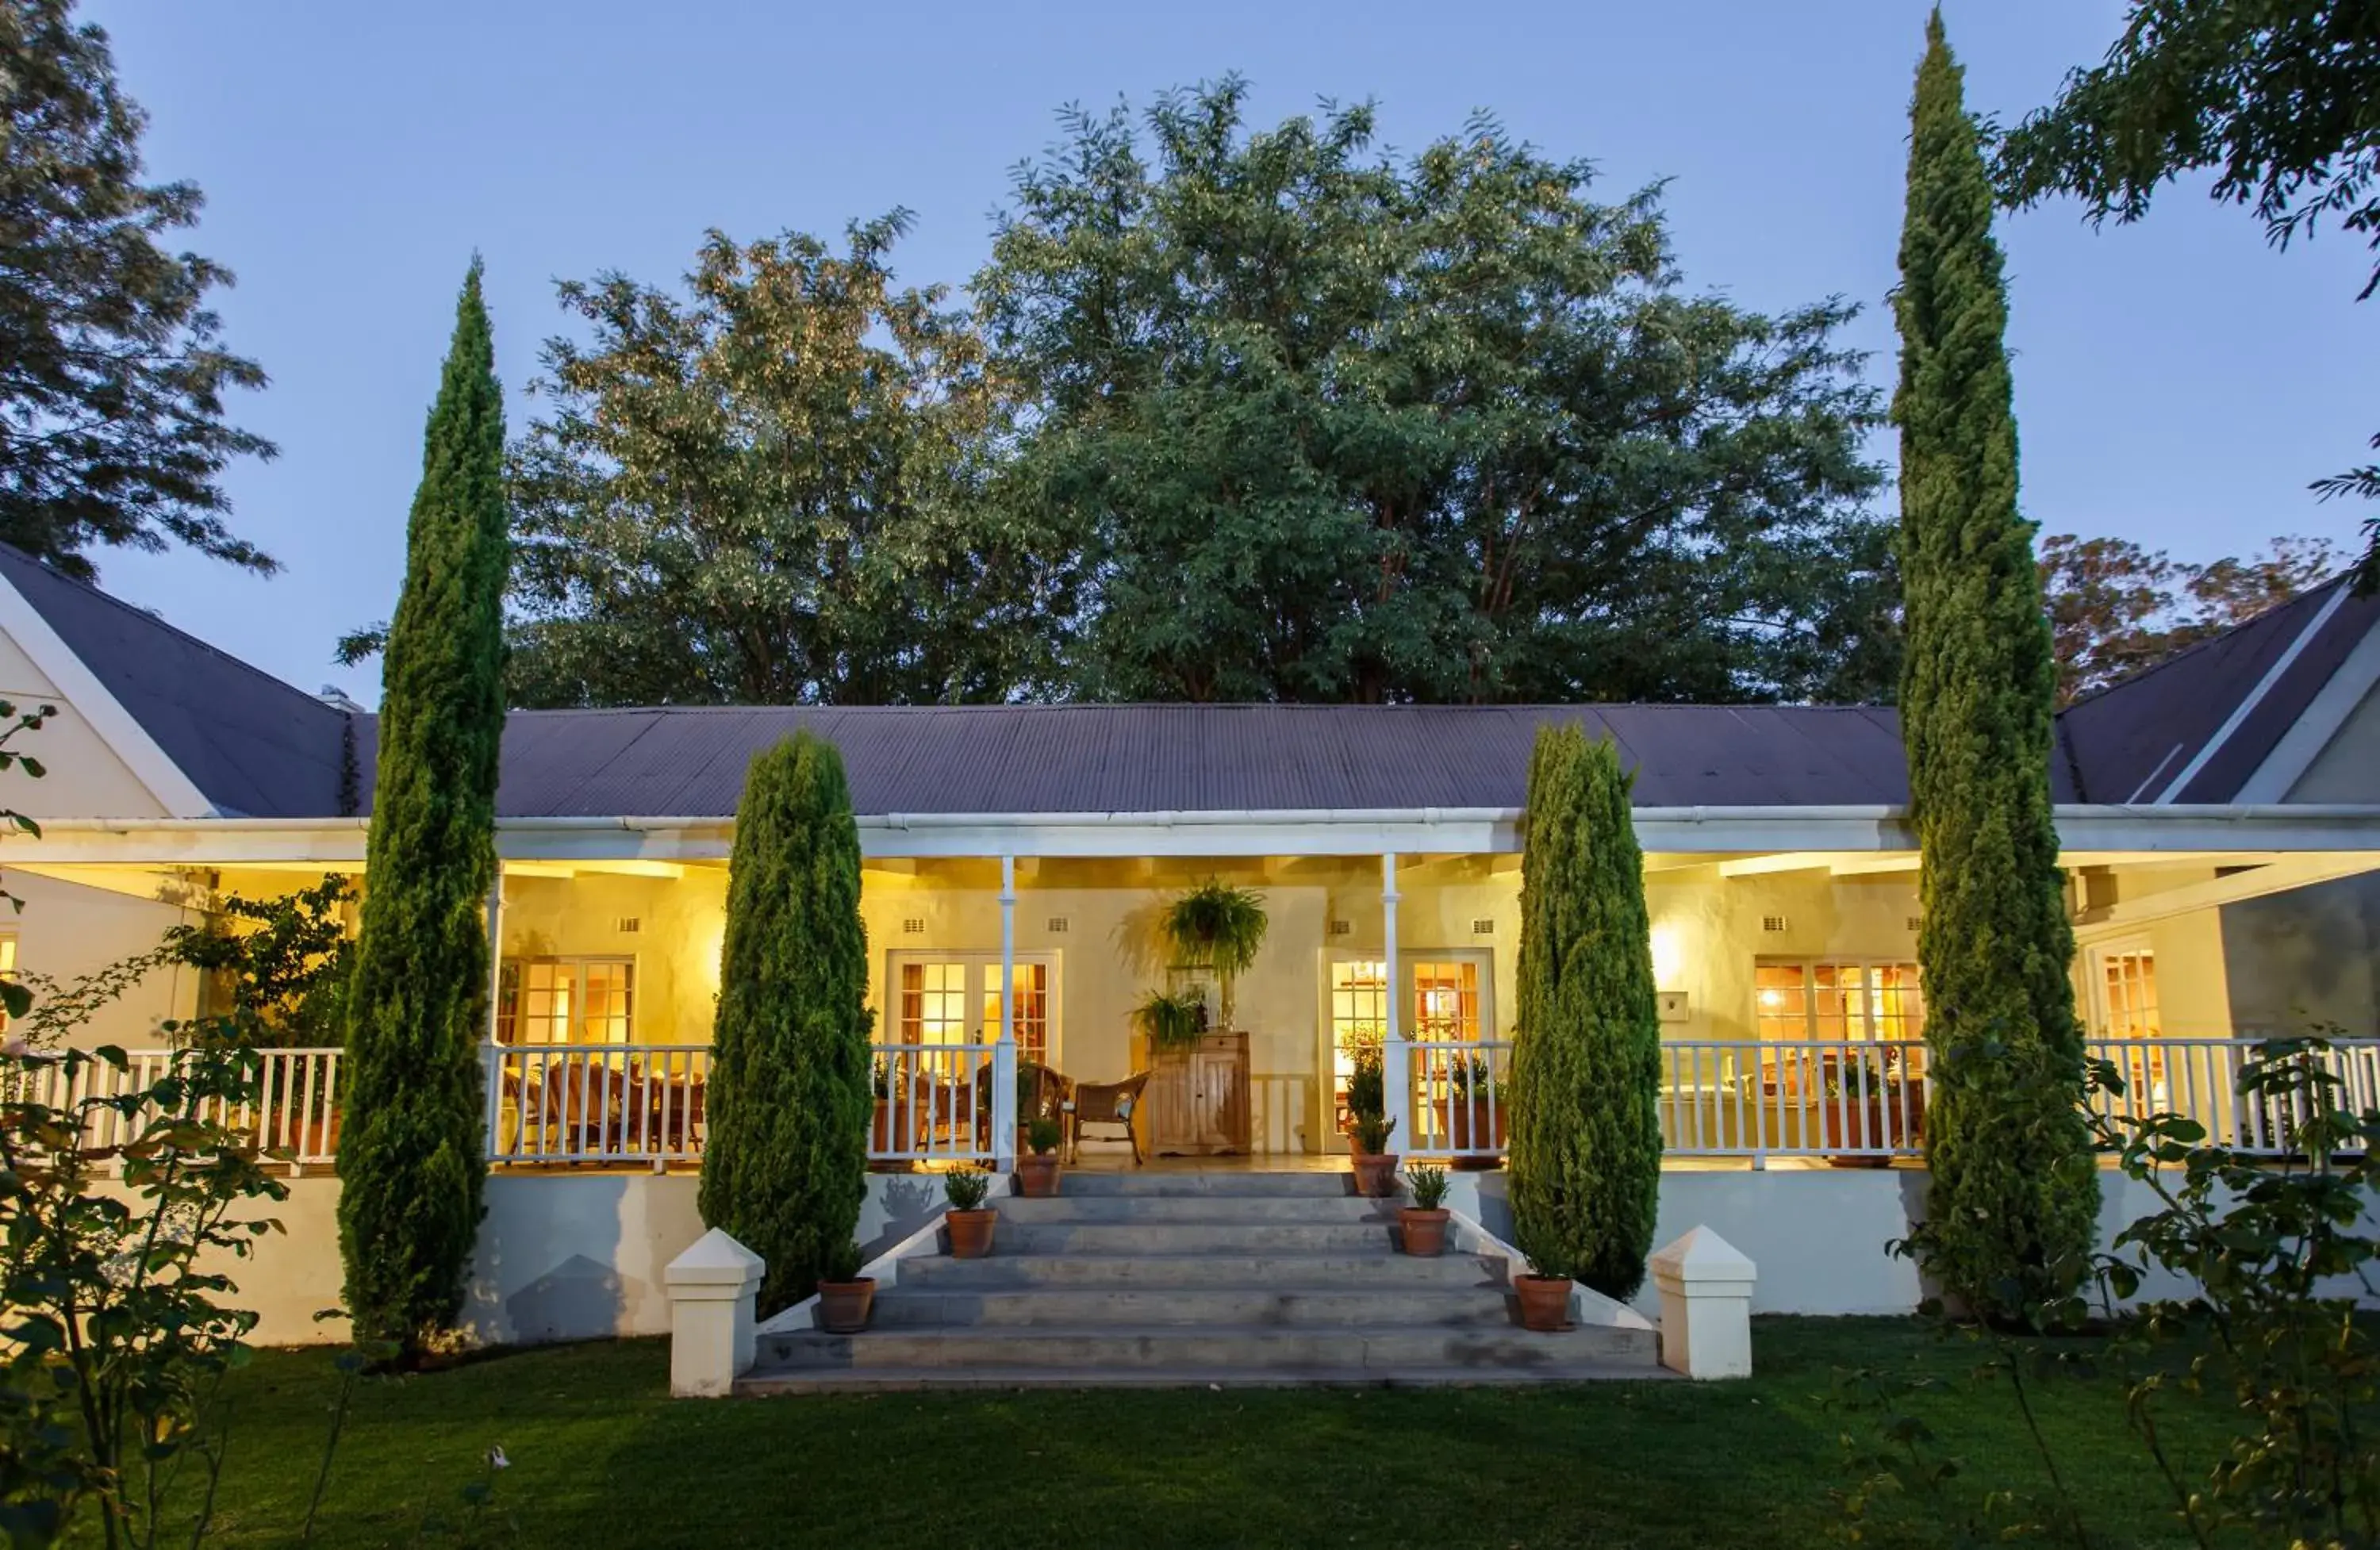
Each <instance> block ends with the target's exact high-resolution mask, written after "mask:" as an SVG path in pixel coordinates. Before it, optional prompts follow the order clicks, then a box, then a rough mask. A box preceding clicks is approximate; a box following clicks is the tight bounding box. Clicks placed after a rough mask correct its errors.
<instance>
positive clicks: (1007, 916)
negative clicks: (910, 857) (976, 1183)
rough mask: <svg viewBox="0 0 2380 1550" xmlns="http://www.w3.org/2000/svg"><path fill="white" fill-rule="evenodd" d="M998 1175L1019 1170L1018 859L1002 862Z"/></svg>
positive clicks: (994, 1099) (994, 1141) (994, 1085)
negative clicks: (1017, 1020)
mask: <svg viewBox="0 0 2380 1550" xmlns="http://www.w3.org/2000/svg"><path fill="white" fill-rule="evenodd" d="M991 1156H992V1168H993V1169H994V1171H996V1172H1000V1173H1006V1172H1007V1171H1009V1170H1010V1169H1013V1168H1014V1167H1015V1166H1016V858H1015V857H1014V856H1013V855H1003V856H1002V857H1001V858H1000V1042H999V1043H998V1044H997V1045H994V1046H993V1047H992V1051H991Z"/></svg>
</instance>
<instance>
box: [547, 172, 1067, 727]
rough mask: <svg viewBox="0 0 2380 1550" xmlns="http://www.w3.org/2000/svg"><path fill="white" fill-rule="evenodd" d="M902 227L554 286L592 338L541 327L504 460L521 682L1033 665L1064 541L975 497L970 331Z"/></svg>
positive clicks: (991, 426)
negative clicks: (659, 278) (542, 409)
mask: <svg viewBox="0 0 2380 1550" xmlns="http://www.w3.org/2000/svg"><path fill="white" fill-rule="evenodd" d="M906 222H907V217H906V214H905V212H894V213H893V214H892V215H890V216H888V217H886V218H884V219H882V220H880V221H875V222H871V223H868V224H861V225H856V226H854V227H853V228H852V229H851V232H850V236H849V244H848V247H847V248H846V249H845V250H844V251H843V252H842V253H839V254H838V253H835V252H832V251H831V250H830V249H829V248H827V246H826V245H825V244H823V243H821V242H820V241H819V240H817V239H816V238H814V237H810V236H803V235H801V234H799V233H788V234H786V235H784V236H779V237H774V238H771V239H768V240H765V241H760V242H754V243H751V244H748V245H738V244H737V243H735V242H734V241H731V240H730V239H729V238H727V237H726V236H722V235H721V234H719V233H716V232H714V233H712V234H711V236H710V240H709V241H708V242H707V243H706V244H705V245H704V247H703V248H702V251H701V253H700V255H699V257H698V260H697V262H696V266H695V269H694V272H692V273H691V274H689V275H687V276H686V285H685V290H684V294H682V295H681V294H678V293H674V292H672V291H669V290H664V289H660V288H656V287H653V286H650V285H641V284H638V283H637V282H636V281H634V280H631V279H629V278H628V277H626V276H625V275H622V274H616V273H614V274H606V275H603V276H601V277H600V278H598V279H597V280H595V281H593V282H592V283H583V282H577V281H570V282H565V283H564V284H563V285H562V286H561V297H562V302H563V306H564V308H565V310H567V311H569V312H570V313H572V314H573V315H574V316H575V317H577V319H578V320H579V321H582V322H583V323H585V324H586V325H587V328H588V334H589V336H588V337H587V338H586V339H585V340H583V341H580V340H574V339H570V338H556V339H553V340H552V341H550V342H548V344H547V345H546V348H545V357H544V364H545V372H544V375H543V378H542V379H541V380H540V381H538V382H536V383H534V384H533V385H532V388H531V392H532V393H533V394H540V395H542V396H543V397H544V398H545V400H546V402H547V403H548V405H549V408H548V411H547V413H546V414H545V416H544V417H543V418H540V419H539V420H537V421H536V422H535V423H534V424H533V425H532V426H531V427H530V429H529V431H528V436H527V437H526V438H525V439H524V440H523V441H522V442H521V443H520V444H519V445H518V446H517V448H516V453H515V457H514V461H513V466H512V481H513V495H514V500H515V502H516V506H517V515H516V527H515V538H516V543H517V545H518V557H517V561H516V568H515V572H514V577H513V603H514V608H515V614H516V623H515V626H514V632H513V648H514V655H513V665H512V684H513V692H514V697H515V698H516V701H517V702H519V703H524V704H529V705H604V704H624V703H636V704H663V703H695V704H700V703H706V702H743V703H764V704H765V703H789V702H794V701H810V700H816V701H823V702H829V703H857V704H889V703H899V702H903V701H935V700H956V699H985V698H997V697H1001V696H1004V695H1005V694H1007V693H1008V692H1009V691H1010V690H1011V689H1013V688H1014V686H1016V685H1017V684H1020V683H1023V682H1026V681H1028V680H1031V679H1033V678H1035V677H1037V676H1038V675H1039V674H1040V673H1041V672H1043V671H1044V669H1043V667H1042V665H1041V664H1042V662H1043V660H1044V659H1043V655H1042V648H1043V644H1044V642H1043V638H1042V636H1041V635H1040V634H1039V630H1040V626H1041V622H1042V621H1043V620H1044V619H1046V618H1047V617H1049V616H1050V610H1049V609H1048V608H1047V607H1045V606H1043V604H1042V600H1041V599H1042V597H1043V594H1044V591H1045V590H1046V588H1047V587H1049V586H1050V585H1051V584H1052V581H1053V578H1054V577H1056V576H1058V575H1061V574H1062V570H1063V556H1064V555H1065V553H1066V551H1065V547H1064V546H1063V545H1050V544H1047V543H1044V542H1042V541H1041V539H1040V538H1039V537H1038V534H1037V532H1036V531H1035V530H1034V528H1033V527H1032V525H1031V524H1030V523H1029V522H1025V521H1019V520H1014V509H1015V508H1014V507H1011V506H1008V505H1003V504H1001V503H995V502H992V501H990V500H989V499H987V498H986V492H985V488H984V487H985V484H986V480H987V478H988V472H989V461H988V460H989V458H990V454H991V453H992V451H993V449H994V447H995V446H996V444H997V441H996V436H995V432H996V430H998V425H997V415H996V409H997V404H996V399H995V396H994V394H992V392H991V390H990V384H989V381H988V380H987V377H986V372H985V362H984V352H983V348H982V345H981V342H980V339H979V337H978V335H977V333H976V331H975V328H974V327H973V325H972V323H971V322H970V321H969V320H968V319H967V317H966V316H965V314H964V313H961V312H955V311H953V310H950V309H946V308H945V307H944V306H943V301H944V293H943V291H942V290H941V288H940V287H934V288H929V289H924V290H915V289H911V290H903V289H896V288H895V285H894V282H893V276H892V271H891V269H890V268H889V267H888V265H889V259H890V251H891V248H892V244H893V242H894V240H895V239H896V238H897V237H898V236H899V235H900V234H901V232H902V231H903V229H904V228H905V224H906ZM1053 555H1055V556H1057V557H1058V558H1057V559H1056V560H1055V561H1053V560H1052V559H1051V558H1050V557H1051V556H1053Z"/></svg>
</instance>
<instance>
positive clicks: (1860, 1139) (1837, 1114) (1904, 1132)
mask: <svg viewBox="0 0 2380 1550" xmlns="http://www.w3.org/2000/svg"><path fill="white" fill-rule="evenodd" d="M1904 1097H1905V1099H1906V1107H1905V1108H1904V1106H1903V1099H1904ZM1818 1112H1819V1113H1820V1114H1821V1115H1823V1116H1824V1117H1825V1121H1826V1132H1827V1144H1828V1145H1829V1146H1890V1147H1896V1148H1901V1149H1908V1148H1913V1147H1915V1146H1918V1145H1920V1144H1923V1143H1924V1141H1925V1090H1924V1089H1922V1088H1915V1087H1911V1088H1904V1089H1902V1090H1901V1091H1900V1093H1899V1094H1896V1095H1894V1096H1890V1097H1886V1096H1873V1097H1870V1098H1868V1099H1867V1100H1866V1101H1865V1102H1862V1101H1861V1100H1860V1099H1858V1098H1857V1097H1852V1098H1849V1099H1845V1098H1839V1097H1829V1098H1821V1099H1819V1100H1818ZM1827 1161H1828V1164H1830V1165H1831V1166H1833V1167H1836V1168H1889V1167H1891V1166H1892V1159H1891V1158H1890V1157H1888V1156H1881V1155H1879V1154H1876V1153H1868V1152H1853V1153H1850V1154H1848V1155H1845V1154H1840V1153H1839V1154H1837V1155H1835V1156H1829V1157H1828V1159H1827Z"/></svg>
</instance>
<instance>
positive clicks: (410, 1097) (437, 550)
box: [339, 260, 507, 1362]
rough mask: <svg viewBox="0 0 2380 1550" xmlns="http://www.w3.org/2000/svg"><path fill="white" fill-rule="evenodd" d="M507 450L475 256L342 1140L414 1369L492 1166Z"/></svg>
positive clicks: (389, 731)
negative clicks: (490, 1071)
mask: <svg viewBox="0 0 2380 1550" xmlns="http://www.w3.org/2000/svg"><path fill="white" fill-rule="evenodd" d="M503 464H504V396H503V390H502V389H501V388H500V387H499V386H498V384H497V381H496V372H495V350H494V344H493V341H492V338H491V337H490V333H489V329H488V313H487V308H486V306H485V305H484V304H483V302H482V301H481V299H480V264H479V262H478V260H473V261H472V264H471V269H470V272H469V274H468V275H467V276H466V277H465V279H464V282H463V293H462V297H461V298H460V300H459V301H458V302H457V303H456V306H455V337H454V342H453V344H452V345H450V346H449V347H448V349H447V354H446V366H445V370H444V372H443V375H442V377H441V379H440V381H439V386H438V400H437V403H436V404H435V405H433V406H431V411H430V425H429V430H428V431H427V433H426V435H425V436H424V438H423V446H422V457H421V484H420V487H419V489H418V490H416V491H415V492H414V497H413V512H412V515H411V517H410V518H409V520H408V522H407V530H406V563H405V589H404V592H403V594H402V596H401V597H400V598H399V599H398V601H397V605H396V614H395V619H394V620H393V621H392V623H391V627H390V630H389V639H388V656H387V661H386V663H385V667H384V680H383V682H384V684H385V687H384V689H383V696H382V702H381V715H380V765H379V775H378V783H377V784H376V786H375V787H374V790H373V793H372V821H371V837H370V844H369V846H368V848H367V851H366V863H365V878H366V879H367V888H366V891H365V894H364V902H363V920H362V931H361V937H360V939H359V940H358V943H357V946H356V963H355V970H354V975H355V977H354V980H353V983H352V985H351V987H350V989H349V993H348V1011H347V1091H346V1120H345V1123H344V1125H343V1126H342V1129H341V1134H340V1138H339V1177H340V1193H339V1249H340V1253H341V1254H342V1255H343V1256H344V1257H345V1259H346V1276H347V1308H348V1311H349V1313H350V1314H352V1315H353V1317H354V1320H355V1327H356V1332H357V1334H358V1337H359V1338H369V1339H375V1340H387V1341H392V1342H394V1343H395V1346H396V1348H397V1350H398V1357H399V1360H400V1361H407V1362H409V1361H411V1360H413V1359H414V1358H417V1357H419V1354H420V1353H421V1350H422V1349H423V1342H424V1340H425V1338H427V1337H428V1336H429V1335H430V1334H431V1332H432V1331H434V1330H436V1329H438V1328H440V1327H441V1326H445V1325H447V1324H449V1323H451V1322H452V1321H453V1319H454V1317H455V1314H456V1313H457V1312H458V1311H459V1310H460V1308H461V1306H462V1300H463V1278H464V1275H465V1273H466V1271H467V1269H468V1266H469V1265H470V1260H471V1247H472V1243H473V1241H474V1240H475V1239H476V1237H477V1236H478V1233H479V1225H480V1186H481V1183H482V1182H483V1181H484V1179H485V1177H486V1173H487V1159H486V1150H485V1148H486V1138H485V1136H484V1135H483V1133H482V1131H483V1129H484V1126H485V1124H486V1119H485V1110H484V1108H483V1104H484V1082H485V1076H484V1072H483V1071H482V1069H481V1064H480V1039H481V1037H482V1036H483V1035H484V1034H485V1032H486V1029H487V1013H488V935H487V918H486V909H487V902H488V890H489V888H490V886H491V885H492V883H493V882H494V880H495V876H496V852H495V815H496V765H497V754H498V749H499V745H500V744H501V743H502V741H503V737H504V694H503V680H504V609H503V603H504V570H505V563H506V552H507V538H506V532H505V512H504V485H503Z"/></svg>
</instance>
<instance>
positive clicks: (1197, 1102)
mask: <svg viewBox="0 0 2380 1550" xmlns="http://www.w3.org/2000/svg"><path fill="white" fill-rule="evenodd" d="M1147 1105H1148V1149H1149V1150H1150V1151H1151V1152H1153V1153H1155V1154H1157V1155H1158V1156H1188V1157H1208V1156H1218V1155H1220V1154H1224V1153H1233V1152H1245V1151H1246V1150H1247V1149H1248V1035H1246V1034H1245V1032H1239V1033H1216V1034H1205V1035H1200V1036H1199V1039H1198V1042H1197V1043H1196V1044H1195V1045H1192V1046H1191V1047H1189V1048H1187V1049H1169V1050H1162V1051H1160V1052H1159V1054H1158V1055H1157V1057H1156V1058H1155V1060H1152V1061H1151V1062H1150V1064H1149V1076H1148V1095H1147Z"/></svg>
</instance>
